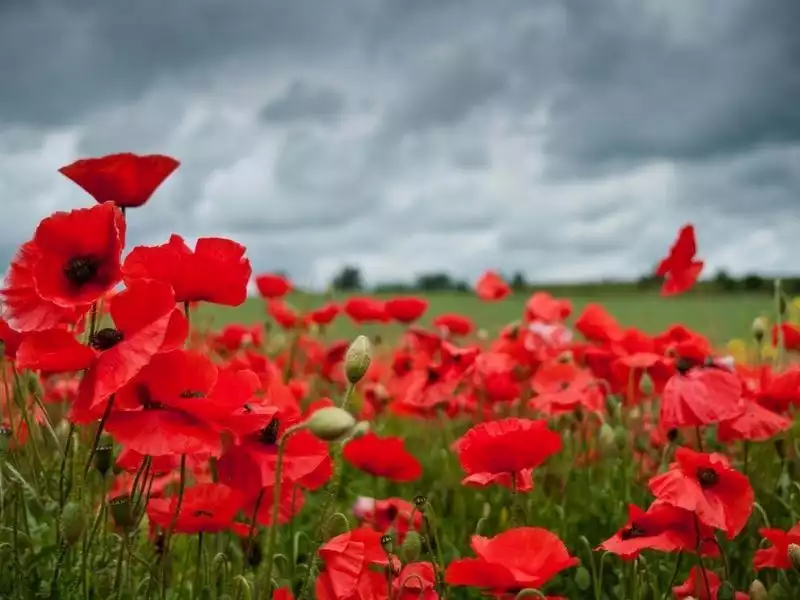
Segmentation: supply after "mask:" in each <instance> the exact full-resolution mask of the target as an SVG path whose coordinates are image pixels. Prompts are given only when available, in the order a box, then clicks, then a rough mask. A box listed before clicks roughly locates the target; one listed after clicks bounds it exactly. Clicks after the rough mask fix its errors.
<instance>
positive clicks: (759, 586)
mask: <svg viewBox="0 0 800 600" xmlns="http://www.w3.org/2000/svg"><path fill="white" fill-rule="evenodd" d="M767 598H769V594H767V588H765V587H764V584H763V583H761V582H760V581H759V580H758V579H754V580H753V583H751V584H750V600H767Z"/></svg>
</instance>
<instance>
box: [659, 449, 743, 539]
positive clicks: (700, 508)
mask: <svg viewBox="0 0 800 600" xmlns="http://www.w3.org/2000/svg"><path fill="white" fill-rule="evenodd" d="M675 459H676V462H675V463H673V464H672V465H670V469H669V471H667V472H666V473H662V474H661V475H656V476H655V477H653V478H652V479H651V480H650V482H649V486H650V490H651V491H652V492H653V494H654V495H655V496H656V497H657V498H658V499H659V500H663V501H664V502H668V503H669V504H672V505H673V506H676V507H678V508H683V509H685V510H690V511H693V512H694V513H696V514H697V518H698V520H699V521H700V523H704V524H706V525H708V526H709V527H714V528H715V529H722V530H723V531H725V532H726V533H727V534H728V538H729V539H733V538H734V537H736V536H737V535H738V534H739V532H740V531H741V530H742V529H743V528H744V526H745V525H746V524H747V519H748V518H749V517H750V513H751V512H752V511H753V502H754V500H755V496H754V493H753V488H752V486H751V485H750V481H749V480H748V479H747V477H745V476H744V475H742V474H741V473H739V472H738V471H736V470H735V469H733V468H732V467H731V466H730V463H729V462H728V459H727V458H725V457H724V456H722V455H721V454H716V453H713V454H701V453H699V452H695V451H694V450H691V449H689V448H678V450H677V451H676V452H675Z"/></svg>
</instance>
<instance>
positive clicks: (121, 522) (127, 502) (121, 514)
mask: <svg viewBox="0 0 800 600" xmlns="http://www.w3.org/2000/svg"><path fill="white" fill-rule="evenodd" d="M109 506H110V507H111V517H112V518H113V519H114V523H116V524H117V526H118V527H122V528H123V529H127V528H128V527H130V526H131V525H133V520H134V519H133V507H132V506H131V499H130V497H129V496H117V497H116V498H112V499H111V501H110V502H109Z"/></svg>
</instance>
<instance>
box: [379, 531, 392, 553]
mask: <svg viewBox="0 0 800 600" xmlns="http://www.w3.org/2000/svg"><path fill="white" fill-rule="evenodd" d="M393 546H394V538H393V537H392V534H391V533H387V534H386V535H384V536H381V547H383V551H384V552H386V554H391V553H392V547H393Z"/></svg>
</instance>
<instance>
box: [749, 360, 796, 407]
mask: <svg viewBox="0 0 800 600" xmlns="http://www.w3.org/2000/svg"><path fill="white" fill-rule="evenodd" d="M759 384H760V385H759V386H758V387H757V389H756V392H755V399H756V401H757V402H758V403H759V404H760V405H761V406H764V407H765V408H768V409H770V410H773V411H776V412H786V411H787V410H789V407H790V406H791V405H793V404H794V405H800V367H789V368H787V369H786V370H785V371H784V372H783V373H778V374H777V375H776V374H774V373H773V372H772V370H771V369H770V368H769V367H763V368H762V371H761V377H760V381H759Z"/></svg>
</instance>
